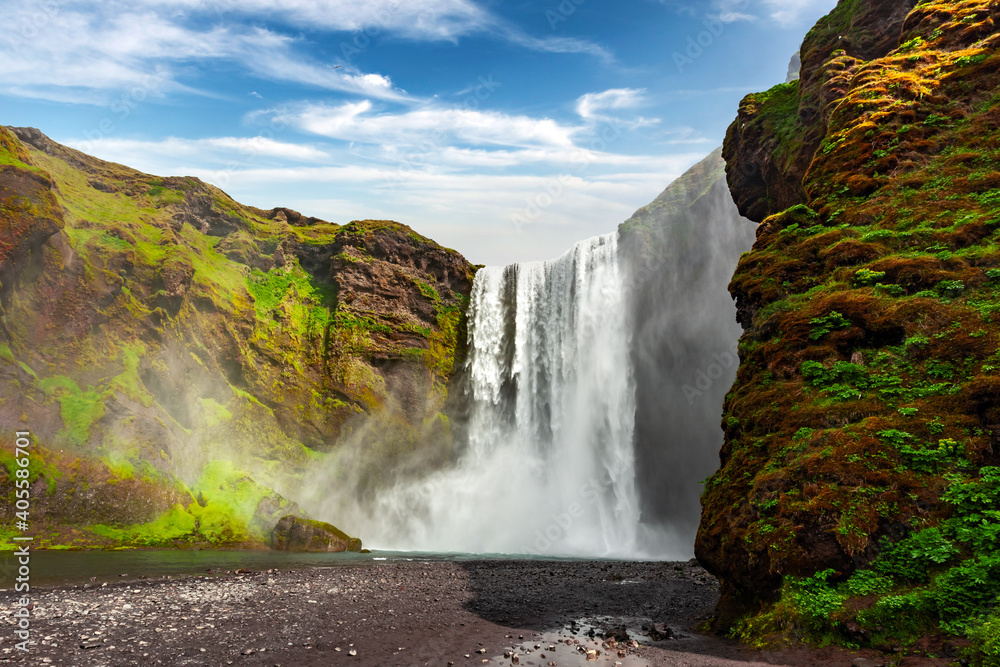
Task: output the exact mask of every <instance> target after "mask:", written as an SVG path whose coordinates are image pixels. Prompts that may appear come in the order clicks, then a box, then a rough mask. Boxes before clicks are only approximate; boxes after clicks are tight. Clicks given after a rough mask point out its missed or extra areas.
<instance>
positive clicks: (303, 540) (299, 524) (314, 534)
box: [271, 514, 361, 552]
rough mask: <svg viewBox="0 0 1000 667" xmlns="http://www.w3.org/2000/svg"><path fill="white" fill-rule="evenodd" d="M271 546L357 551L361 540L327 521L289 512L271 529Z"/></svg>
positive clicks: (292, 548) (283, 549)
mask: <svg viewBox="0 0 1000 667" xmlns="http://www.w3.org/2000/svg"><path fill="white" fill-rule="evenodd" d="M271 548H272V549H276V550H278V551H311V552H323V551H331V552H343V551H355V552H357V551H361V540H359V539H358V538H356V537H350V536H349V535H347V533H345V532H343V531H342V530H339V529H338V528H336V527H334V526H331V525H330V524H328V523H323V522H322V521H312V520H310V519H303V518H301V517H297V516H293V515H291V514H289V515H287V516H284V517H282V518H281V520H280V521H278V523H277V525H276V526H275V527H274V529H273V530H272V531H271Z"/></svg>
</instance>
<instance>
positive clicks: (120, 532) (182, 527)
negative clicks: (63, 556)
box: [87, 505, 197, 547]
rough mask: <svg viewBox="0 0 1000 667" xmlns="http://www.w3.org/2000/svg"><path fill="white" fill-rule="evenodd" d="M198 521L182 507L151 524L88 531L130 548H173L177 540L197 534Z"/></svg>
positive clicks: (97, 525) (164, 514) (108, 527)
mask: <svg viewBox="0 0 1000 667" xmlns="http://www.w3.org/2000/svg"><path fill="white" fill-rule="evenodd" d="M196 524H197V520H196V519H195V517H194V516H193V515H192V514H191V513H190V512H188V511H187V510H185V509H184V508H183V507H182V506H180V505H174V506H173V507H172V508H170V509H169V510H167V511H166V512H164V513H163V514H161V515H160V516H158V517H157V518H156V519H154V520H153V521H150V522H149V523H144V524H139V525H134V526H125V527H115V526H107V525H103V524H95V525H91V526H87V530H89V531H91V532H93V533H95V534H97V535H100V536H102V537H106V538H109V539H112V540H114V541H116V542H119V543H121V544H124V545H128V546H144V547H159V546H172V545H174V543H175V542H176V541H177V540H189V539H191V538H192V537H193V535H194V534H195V529H196Z"/></svg>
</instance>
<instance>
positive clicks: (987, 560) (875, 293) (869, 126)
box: [696, 0, 1000, 664]
mask: <svg viewBox="0 0 1000 667" xmlns="http://www.w3.org/2000/svg"><path fill="white" fill-rule="evenodd" d="M998 20H1000V7H998V5H997V4H996V3H995V2H986V1H972V0H969V1H965V0H963V1H962V2H933V1H931V2H921V3H920V4H915V3H914V2H887V1H885V2H882V1H879V0H858V1H854V0H851V1H847V0H845V1H842V2H841V3H840V4H839V6H838V7H837V8H836V9H835V10H834V11H833V13H831V14H830V16H828V17H826V18H825V19H822V20H821V21H820V22H819V23H818V24H817V26H816V27H815V28H814V29H813V30H812V31H811V32H810V33H809V35H808V37H807V38H806V41H805V43H804V44H803V47H802V62H803V68H802V80H801V82H799V83H793V84H786V85H782V86H778V87H776V88H774V89H772V90H771V91H768V92H767V93H761V94H758V95H751V96H749V97H748V98H747V99H746V100H744V102H743V104H742V105H741V108H740V115H739V118H738V119H737V121H736V123H734V125H733V126H732V127H731V128H730V131H729V134H728V137H727V141H726V147H725V158H726V160H727V171H728V175H729V184H730V187H731V189H732V192H733V195H734V198H735V200H736V201H737V203H738V204H739V206H740V209H741V210H742V211H744V213H745V214H747V215H748V216H749V217H751V218H753V219H756V220H762V221H763V222H762V224H761V225H760V227H759V229H758V232H757V241H756V244H755V245H754V249H753V251H752V252H751V253H749V254H748V255H746V256H744V257H743V258H742V260H741V261H740V263H739V267H738V269H737V271H736V275H735V277H734V279H733V282H732V285H731V290H732V292H733V294H734V296H735V297H736V299H737V300H738V304H739V316H740V322H741V324H742V325H743V327H744V330H745V332H744V335H743V338H742V340H741V343H740V356H741V365H740V369H739V373H738V376H737V380H736V384H735V385H734V387H733V390H732V392H731V393H730V394H729V396H728V398H727V401H726V409H725V429H726V439H725V445H724V446H723V449H722V453H721V463H722V467H721V470H720V471H719V472H718V473H717V474H716V475H715V476H714V477H713V478H712V479H711V480H710V481H709V483H708V484H707V485H706V489H705V494H704V498H703V506H704V513H703V520H702V524H701V529H700V532H699V535H698V540H697V546H696V550H697V554H698V558H699V559H700V560H701V561H702V562H703V563H705V564H706V565H707V566H708V567H709V569H710V570H711V571H712V572H713V573H715V574H717V575H718V576H719V577H720V579H721V580H722V583H723V588H724V598H723V602H722V604H721V605H720V609H719V611H720V621H721V622H722V623H729V622H731V621H733V620H734V619H735V618H736V617H737V616H738V614H739V613H741V612H743V611H746V610H747V609H760V607H759V604H760V603H761V602H762V601H763V602H771V603H775V604H774V605H773V606H770V607H768V608H767V611H766V612H765V613H763V614H761V615H758V616H756V617H755V618H754V619H753V620H751V621H744V624H743V625H742V626H740V627H741V628H742V629H743V631H745V632H747V633H748V634H749V635H754V634H756V635H758V636H759V635H760V634H766V633H767V632H772V631H777V630H779V629H784V630H785V631H786V632H791V633H799V636H802V635H805V636H822V637H825V638H828V639H829V638H832V639H833V640H835V641H849V642H852V643H860V644H872V645H878V644H880V643H883V642H884V643H899V642H901V641H902V642H904V643H905V642H906V641H912V640H913V639H914V638H915V637H919V636H921V635H922V634H927V633H931V634H932V635H933V634H934V633H938V632H944V633H958V634H966V635H968V636H969V637H971V638H972V639H974V640H976V641H980V640H981V641H980V647H981V649H982V650H984V651H988V650H996V648H997V647H996V645H995V644H992V645H991V644H990V643H989V642H990V641H992V642H996V637H997V633H996V630H997V629H998V628H1000V621H997V620H996V619H997V617H996V616H995V615H994V616H990V613H991V612H990V610H991V609H993V606H994V605H995V604H996V601H997V595H998V593H1000V551H998V547H997V545H998V542H997V541H996V539H995V536H996V535H1000V521H998V517H1000V513H998V512H1000V491H998V489H1000V468H997V467H996V466H997V465H998V464H1000V402H998V400H1000V399H998V397H1000V375H998V369H1000V356H998V352H997V350H998V343H1000V327H998V325H997V322H998V320H997V318H998V316H1000V315H998V310H1000V309H998V308H997V303H998V297H1000V251H998V249H997V247H998V246H997V243H998V241H1000V237H998V234H997V230H998V227H1000V197H998V193H1000V190H998V188H1000V171H998V161H997V156H998V155H1000V135H998V133H997V130H996V128H997V123H998V120H1000V97H998V96H997V89H998V84H1000V74H998V72H1000V57H998V55H997V51H996V47H997V45H998V44H1000V32H998V29H997V25H996V23H997V21H998ZM994 614H995V612H994ZM991 628H992V629H991ZM991 633H992V634H991ZM984 637H986V638H987V639H983V638H984ZM989 637H992V639H988V638H989ZM977 638H978V639H977ZM990 646H993V648H992V649H991V648H990ZM983 647H985V648H983ZM991 655H996V653H992V654H991ZM991 664H992V663H991Z"/></svg>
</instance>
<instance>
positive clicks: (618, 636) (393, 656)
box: [0, 561, 947, 667]
mask: <svg viewBox="0 0 1000 667" xmlns="http://www.w3.org/2000/svg"><path fill="white" fill-rule="evenodd" d="M32 593H33V602H34V608H33V609H32V610H31V611H32V618H31V632H32V644H31V650H30V653H28V654H24V653H22V652H21V651H18V650H17V649H16V648H15V642H16V641H17V639H16V638H15V636H14V625H15V619H14V618H13V616H12V614H13V612H14V610H15V609H16V608H17V607H16V600H17V598H18V597H19V596H18V595H15V593H14V592H13V591H10V590H7V591H3V592H0V604H2V610H0V614H2V616H0V618H2V621H3V623H2V624H0V627H2V628H3V629H0V633H2V636H0V663H4V664H27V665H87V666H95V667H96V666H102V665H108V666H111V665H115V666H117V665H169V666H171V667H174V666H177V667H180V666H185V665H190V666H195V665H197V666H205V667H215V666H223V665H239V666H250V665H254V666H259V665H267V666H276V665H280V666H282V667H293V666H294V667H299V666H310V665H324V666H325V665H341V664H343V665H359V666H360V665H366V666H386V667H397V666H398V667H409V666H416V665H441V666H446V665H458V666H465V665H469V666H471V665H481V664H484V663H486V664H494V665H513V664H517V665H534V666H543V665H545V666H552V665H557V666H562V667H569V666H571V665H591V664H593V665H619V666H620V667H638V666H646V665H688V666H691V667H697V666H706V667H715V666H718V667H726V666H732V667H737V666H743V667H746V666H747V665H765V664H775V665H842V666H843V667H849V666H850V665H852V663H853V662H854V661H855V659H857V658H859V657H865V656H860V654H849V653H846V652H843V651H840V650H834V649H828V650H824V651H819V652H806V651H801V650H800V651H784V652H771V653H760V652H754V651H751V650H749V649H746V648H743V647H739V646H736V645H734V644H732V643H730V642H727V641H724V640H721V639H718V638H714V637H707V636H704V635H700V634H698V633H697V632H695V630H694V628H695V626H696V625H697V624H698V623H699V622H700V621H702V620H704V619H706V618H708V616H709V614H710V613H711V610H712V608H713V605H714V604H715V602H716V600H717V598H718V585H717V583H716V582H715V580H714V579H713V578H712V577H711V576H709V575H708V574H707V573H706V572H705V571H704V570H703V569H701V568H700V567H699V566H697V565H696V564H694V563H693V562H691V563H620V562H570V561H468V562H453V561H446V562H440V561H438V562H419V561H414V562H402V563H400V562H393V563H375V564H367V565H359V566H357V567H354V566H352V567H336V568H316V569H310V570H298V571H276V570H267V571H261V572H242V571H229V572H225V571H223V572H206V573H205V574H204V575H198V576H183V577H173V578H163V579H156V580H142V579H140V580H135V577H134V576H121V577H115V578H113V579H111V580H107V581H101V580H99V579H98V580H95V581H94V582H92V583H89V584H86V585H81V586H73V587H61V588H49V589H36V590H34V591H32ZM867 657H868V658H871V657H873V656H867ZM875 658H876V659H874V660H873V661H872V662H871V663H868V664H871V665H879V664H883V661H882V660H880V659H878V658H877V656H876V657H875ZM895 664H902V665H909V666H914V665H945V664H947V661H926V660H925V661H922V662H921V661H915V660H914V659H908V660H907V659H904V660H903V661H902V662H900V663H895Z"/></svg>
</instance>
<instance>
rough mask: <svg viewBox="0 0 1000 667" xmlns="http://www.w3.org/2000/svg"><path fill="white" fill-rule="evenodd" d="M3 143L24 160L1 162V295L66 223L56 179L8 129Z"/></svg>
mask: <svg viewBox="0 0 1000 667" xmlns="http://www.w3.org/2000/svg"><path fill="white" fill-rule="evenodd" d="M0 145H3V146H5V147H8V150H10V151H11V153H10V154H11V155H12V157H14V158H15V159H17V158H20V159H19V160H18V162H19V163H20V164H17V163H15V164H3V165H0V298H3V296H4V295H7V294H9V293H10V291H11V289H12V288H13V286H14V283H15V282H16V280H17V277H18V276H19V275H20V273H21V272H22V271H24V269H25V268H26V267H27V266H28V264H29V263H30V262H31V261H32V259H34V260H35V261H36V262H39V261H40V259H41V258H40V256H39V255H40V253H41V249H42V244H43V243H45V241H47V240H48V239H49V238H50V237H51V236H52V235H53V234H56V233H57V232H59V230H61V229H62V228H63V226H64V222H63V218H62V210H61V209H60V208H59V206H58V205H56V200H55V196H54V195H53V192H52V187H53V184H52V180H51V179H50V178H49V177H48V175H47V174H45V173H44V172H42V171H41V170H38V169H35V168H34V167H33V166H32V165H31V164H30V158H29V157H28V154H27V151H25V150H24V149H23V148H21V147H20V145H19V144H18V142H17V139H16V138H15V137H14V136H12V135H11V134H10V133H9V132H8V131H7V130H6V129H4V128H0Z"/></svg>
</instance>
